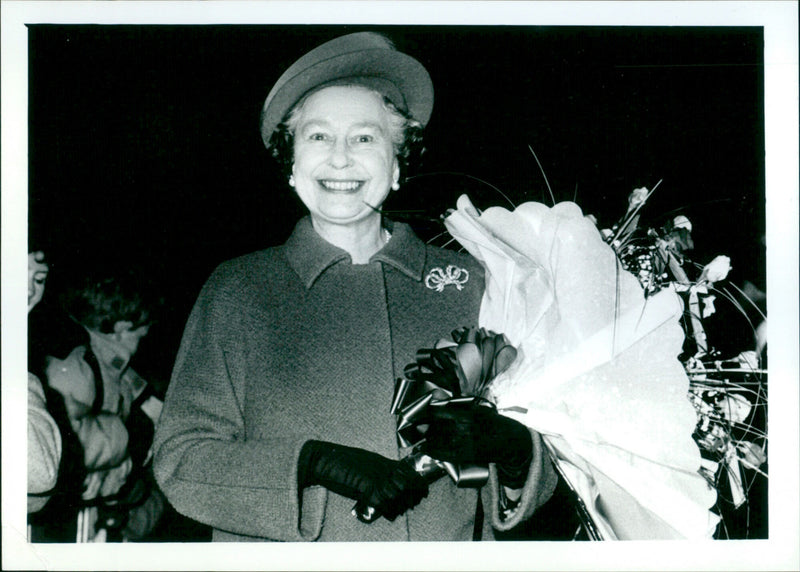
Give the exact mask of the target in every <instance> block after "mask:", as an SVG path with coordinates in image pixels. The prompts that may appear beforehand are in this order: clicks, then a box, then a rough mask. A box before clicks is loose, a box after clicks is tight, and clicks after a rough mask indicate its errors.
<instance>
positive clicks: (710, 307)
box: [703, 296, 717, 318]
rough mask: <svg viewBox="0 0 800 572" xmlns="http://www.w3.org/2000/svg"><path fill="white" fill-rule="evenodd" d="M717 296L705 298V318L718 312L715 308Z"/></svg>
mask: <svg viewBox="0 0 800 572" xmlns="http://www.w3.org/2000/svg"><path fill="white" fill-rule="evenodd" d="M716 299H717V297H716V296H706V297H704V298H703V317H704V318H708V317H709V316H710V315H711V314H713V313H714V312H716V311H717V309H716V308H715V307H714V300H716Z"/></svg>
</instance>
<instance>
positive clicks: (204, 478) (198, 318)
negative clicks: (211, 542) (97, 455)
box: [154, 272, 326, 541]
mask: <svg viewBox="0 0 800 572" xmlns="http://www.w3.org/2000/svg"><path fill="white" fill-rule="evenodd" d="M216 274H219V272H217V273H216ZM216 274H215V275H216ZM216 283H217V282H215V280H214V276H212V278H211V279H210V280H209V283H207V284H206V286H205V287H204V289H203V291H202V292H201V293H200V296H199V298H198V301H197V303H196V304H195V307H194V308H193V310H192V313H191V315H190V317H189V321H188V323H187V326H186V329H185V331H184V336H183V340H182V342H181V347H180V349H179V351H178V356H177V360H176V363H175V368H174V371H173V375H172V379H171V381H170V385H169V388H168V390H167V395H166V399H165V403H164V408H163V410H162V412H161V417H160V419H159V423H158V427H157V429H156V436H155V445H154V449H155V457H154V472H155V476H156V480H157V482H158V484H159V486H160V487H161V489H162V490H163V491H164V493H165V495H166V497H167V499H168V500H169V502H170V503H171V504H172V505H173V506H174V507H175V509H176V510H177V511H178V512H180V513H182V514H184V515H186V516H188V517H190V518H192V519H194V520H196V521H198V522H202V523H204V524H208V525H210V526H212V527H214V528H216V529H218V530H224V531H227V532H232V533H235V534H240V535H247V536H252V537H260V538H269V539H272V540H281V541H301V540H313V539H315V538H316V537H318V536H319V533H320V531H321V527H322V511H323V510H324V501H325V498H326V497H325V494H326V493H325V491H324V489H322V488H320V487H315V488H311V489H305V491H304V498H303V502H302V508H301V503H300V499H299V498H298V487H297V460H298V456H299V452H300V448H301V447H302V445H303V443H304V442H305V439H301V438H299V437H292V436H287V435H275V436H274V437H262V438H260V439H255V438H249V439H248V434H247V429H248V428H247V427H246V424H245V404H246V400H247V395H246V382H245V380H246V371H245V367H246V366H245V361H246V360H245V357H246V356H245V355H244V354H245V353H246V349H244V348H246V347H247V344H246V343H245V341H244V338H243V336H244V334H243V333H242V332H241V331H240V330H241V329H242V327H241V320H240V319H239V316H240V315H241V312H242V310H241V300H240V299H239V298H238V296H237V295H236V294H235V292H229V291H227V290H226V289H224V288H221V287H216V286H215V284H216ZM237 326H238V327H237ZM301 513H302V514H301Z"/></svg>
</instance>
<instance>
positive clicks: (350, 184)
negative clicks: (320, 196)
mask: <svg viewBox="0 0 800 572" xmlns="http://www.w3.org/2000/svg"><path fill="white" fill-rule="evenodd" d="M320 184H321V185H322V186H323V187H325V188H326V189H328V190H329V191H355V190H356V189H357V188H358V187H359V186H360V185H361V181H320Z"/></svg>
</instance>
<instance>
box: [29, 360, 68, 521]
mask: <svg viewBox="0 0 800 572" xmlns="http://www.w3.org/2000/svg"><path fill="white" fill-rule="evenodd" d="M60 459H61V433H60V432H59V430H58V425H56V422H55V421H54V420H53V418H52V417H51V416H50V413H48V411H47V406H46V401H45V396H44V389H43V388H42V383H41V382H40V381H39V378H37V377H36V376H35V375H33V374H30V373H29V374H28V493H29V494H30V493H33V494H41V493H46V492H48V491H51V490H52V489H53V488H55V486H56V481H57V479H58V464H59V460H60ZM48 498H49V497H47V496H38V497H31V496H29V497H28V512H36V511H38V510H41V509H42V507H44V505H45V504H46V503H47V500H48Z"/></svg>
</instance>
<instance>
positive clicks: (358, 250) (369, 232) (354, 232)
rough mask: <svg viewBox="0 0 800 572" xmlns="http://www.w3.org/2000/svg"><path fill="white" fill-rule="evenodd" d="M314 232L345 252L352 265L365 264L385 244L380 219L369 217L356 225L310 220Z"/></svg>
mask: <svg viewBox="0 0 800 572" xmlns="http://www.w3.org/2000/svg"><path fill="white" fill-rule="evenodd" d="M311 224H312V226H313V227H314V230H315V231H316V232H317V234H319V235H320V236H321V237H322V238H324V239H325V240H327V241H328V242H330V243H331V244H333V245H334V246H338V247H339V248H341V249H342V250H344V251H346V252H347V253H348V254H349V255H350V258H351V259H352V261H353V264H366V263H368V262H369V261H370V259H371V258H372V256H373V255H374V254H375V253H376V252H378V251H379V250H380V249H381V248H383V246H384V244H386V236H385V233H384V231H383V228H382V227H381V219H380V217H379V216H378V217H370V218H368V219H365V220H363V221H359V222H358V223H356V224H350V225H346V226H345V225H337V224H331V223H329V222H327V221H319V220H316V219H314V218H313V217H312V218H311Z"/></svg>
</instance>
